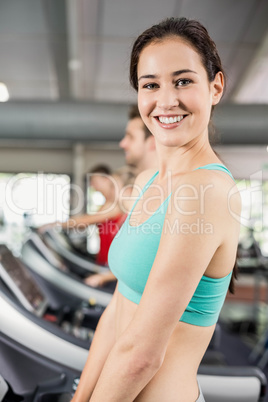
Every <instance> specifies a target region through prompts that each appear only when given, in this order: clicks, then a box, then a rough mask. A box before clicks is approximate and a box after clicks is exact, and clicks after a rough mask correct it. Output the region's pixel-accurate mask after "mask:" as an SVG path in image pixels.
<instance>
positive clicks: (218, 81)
mask: <svg viewBox="0 0 268 402" xmlns="http://www.w3.org/2000/svg"><path fill="white" fill-rule="evenodd" d="M223 89H224V76H223V73H222V72H221V71H219V72H218V73H217V74H216V76H215V78H214V81H212V82H211V94H212V105H217V103H219V101H220V100H221V97H222V95H223Z"/></svg>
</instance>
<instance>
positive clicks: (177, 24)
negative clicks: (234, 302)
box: [129, 18, 237, 293]
mask: <svg viewBox="0 0 268 402" xmlns="http://www.w3.org/2000/svg"><path fill="white" fill-rule="evenodd" d="M172 37H180V38H181V39H182V40H184V41H185V42H186V43H188V44H189V45H190V46H192V47H193V48H194V49H195V50H196V52H197V53H198V54H199V56H200V58H201V61H202V64H203V66H204V68H205V70H206V72H207V77H208V81H209V82H212V81H213V80H214V79H215V77H216V74H217V73H218V72H220V71H221V72H222V74H223V77H224V79H225V77H226V76H225V73H224V70H223V67H222V62H221V59H220V56H219V54H218V50H217V47H216V45H215V42H214V41H213V40H212V39H211V37H210V36H209V34H208V31H207V29H206V28H205V27H204V26H203V25H202V24H201V23H200V22H199V21H196V20H190V19H187V18H167V19H165V20H163V21H161V22H160V23H159V24H156V25H153V26H152V27H151V28H148V29H146V31H144V32H143V33H142V34H141V35H140V36H139V37H138V38H137V39H136V40H135V42H134V44H133V48H132V52H131V57H130V71H129V79H130V84H131V86H132V87H133V88H134V89H135V90H136V91H138V74H137V70H138V63H139V59H140V54H141V52H142V50H143V49H144V48H145V47H146V46H148V45H149V44H151V43H156V42H160V41H162V40H163V39H167V38H172ZM213 109H214V106H212V109H211V115H212V112H213ZM209 131H210V140H211V139H212V141H213V137H214V133H213V131H214V130H212V122H211V121H210V130H209ZM211 134H212V135H211ZM211 137H212V138H211ZM236 277H237V263H236V262H235V266H234V270H233V274H232V279H231V282H230V286H229V291H230V292H231V293H234V279H235V278H236Z"/></svg>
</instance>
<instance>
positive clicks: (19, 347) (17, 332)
mask: <svg viewBox="0 0 268 402" xmlns="http://www.w3.org/2000/svg"><path fill="white" fill-rule="evenodd" d="M83 311H84V306H83V304H82V305H81V306H80V308H79V309H76V310H71V309H67V311H66V310H65V309H59V310H55V309H54V308H51V306H50V300H49V299H48V298H47V297H46V296H45V295H44V293H43V292H42V289H41V288H40V286H39V285H38V284H37V282H36V281H35V279H34V278H33V277H32V275H31V273H30V271H29V270H28V269H27V267H25V266H24V264H23V263H22V262H21V261H20V260H19V259H18V258H15V257H14V256H13V254H12V253H11V251H10V250H9V249H8V248H7V247H6V246H5V245H0V355H1V360H0V401H2V400H3V401H6V402H16V401H25V402H41V401H50V402H54V401H59V400H62V401H64V400H69V399H64V396H65V395H66V398H69V396H70V394H71V392H72V389H75V384H76V382H75V381H76V379H77V378H78V377H79V375H80V373H81V371H82V369H83V366H84V364H85V361H86V359H87V354H88V349H89V347H90V344H91V340H92V337H93V334H94V331H93V330H92V329H91V328H90V326H88V316H86V319H85V316H84V314H83ZM59 398H60V399H59Z"/></svg>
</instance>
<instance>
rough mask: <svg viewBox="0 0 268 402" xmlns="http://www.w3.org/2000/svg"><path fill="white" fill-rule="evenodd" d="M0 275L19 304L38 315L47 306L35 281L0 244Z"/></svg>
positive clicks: (19, 262) (20, 263) (41, 313)
mask: <svg viewBox="0 0 268 402" xmlns="http://www.w3.org/2000/svg"><path fill="white" fill-rule="evenodd" d="M0 277H1V278H2V280H3V282H4V283H5V284H6V286H7V287H8V288H9V289H10V290H11V291H12V293H13V294H14V295H15V296H16V297H17V299H18V300H19V301H20V302H21V304H22V305H23V306H24V307H25V308H26V309H27V310H29V311H31V312H33V313H35V314H36V315H38V316H39V317H40V316H42V315H43V313H44V311H45V310H46V308H47V305H48V303H47V300H46V298H45V296H44V295H43V293H42V291H41V290H40V288H39V286H38V285H37V283H36V282H35V281H34V280H33V278H32V276H31V275H30V273H29V272H28V270H27V269H26V268H25V266H24V265H23V264H22V262H21V261H20V260H19V259H18V258H16V257H14V255H13V254H12V253H11V251H10V250H9V249H8V248H7V247H6V246H5V245H3V244H0Z"/></svg>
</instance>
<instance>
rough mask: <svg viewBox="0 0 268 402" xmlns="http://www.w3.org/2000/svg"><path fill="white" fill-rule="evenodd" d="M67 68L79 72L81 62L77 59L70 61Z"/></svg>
mask: <svg viewBox="0 0 268 402" xmlns="http://www.w3.org/2000/svg"><path fill="white" fill-rule="evenodd" d="M68 67H69V69H70V70H80V68H81V61H80V60H77V59H71V60H69V62H68Z"/></svg>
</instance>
